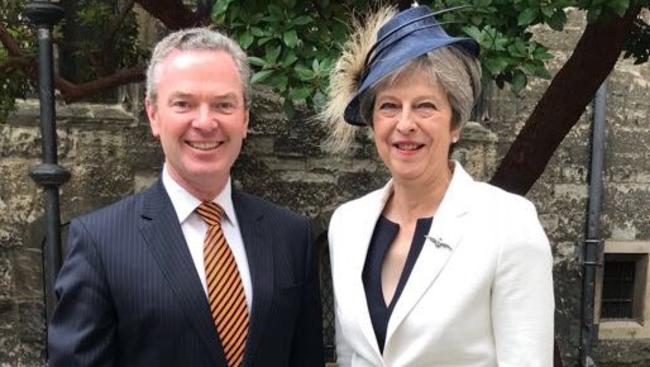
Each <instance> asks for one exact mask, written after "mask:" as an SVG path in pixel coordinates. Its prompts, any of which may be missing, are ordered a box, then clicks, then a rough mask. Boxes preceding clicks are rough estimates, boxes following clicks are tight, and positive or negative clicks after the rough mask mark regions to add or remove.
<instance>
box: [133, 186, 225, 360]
mask: <svg viewBox="0 0 650 367" xmlns="http://www.w3.org/2000/svg"><path fill="white" fill-rule="evenodd" d="M143 195H144V198H143V199H144V200H143V201H144V202H143V208H142V213H141V221H140V231H141V232H142V236H143V237H144V239H145V242H146V243H147V246H148V247H149V249H150V250H151V253H152V255H153V257H154V258H155V260H156V261H157V262H158V265H159V267H160V269H161V271H162V272H163V275H164V277H165V279H166V281H167V283H168V285H169V287H170V288H171V290H172V291H173V292H174V294H175V295H176V299H177V301H178V303H179V304H182V305H183V309H185V310H189V311H190V312H186V313H185V315H186V317H187V319H188V321H189V323H190V325H192V327H193V328H194V330H195V331H196V332H197V333H198V334H199V337H200V339H201V340H203V342H204V343H205V346H206V348H207V349H206V352H207V354H208V355H209V356H210V359H211V360H212V363H213V365H223V366H225V365H226V361H225V358H224V355H223V350H222V348H220V347H219V345H220V343H219V339H218V337H217V333H216V330H215V327H214V323H213V321H212V317H211V316H210V313H209V306H208V301H207V298H206V296H205V292H204V291H203V288H202V287H201V281H200V279H199V277H198V275H197V273H196V269H195V267H194V262H193V261H192V257H191V255H190V253H189V250H188V248H187V244H186V242H185V237H184V236H183V232H182V230H181V226H180V224H179V223H178V217H177V216H176V214H175V211H174V207H173V205H172V203H171V200H170V199H169V196H168V195H167V192H166V191H165V188H164V186H163V184H162V181H161V180H158V181H157V182H156V183H155V184H154V185H153V186H152V187H151V188H150V189H148V190H147V191H146V192H144V193H143Z"/></svg>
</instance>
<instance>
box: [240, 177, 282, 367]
mask: <svg viewBox="0 0 650 367" xmlns="http://www.w3.org/2000/svg"><path fill="white" fill-rule="evenodd" d="M232 200H233V205H234V207H235V212H236V213H237V221H238V222H239V226H240V231H241V235H242V240H243V241H244V248H245V249H246V258H247V259H248V268H249V270H250V275H251V283H252V286H253V307H252V310H251V312H250V315H251V319H250V326H249V328H248V330H249V331H248V340H247V342H246V348H245V352H244V363H243V365H244V366H251V365H252V363H253V361H254V359H253V356H254V355H255V350H256V349H257V346H258V345H259V342H260V338H261V337H262V334H263V332H264V325H266V324H267V322H266V320H267V318H268V317H269V306H270V304H271V301H272V299H273V291H274V289H273V284H274V281H273V251H272V249H273V229H272V228H269V224H268V223H267V222H266V221H265V220H264V215H263V213H262V211H261V209H260V206H259V205H256V203H255V202H254V201H253V199H251V198H250V197H248V196H245V195H243V194H241V193H238V192H237V191H234V190H233V194H232Z"/></svg>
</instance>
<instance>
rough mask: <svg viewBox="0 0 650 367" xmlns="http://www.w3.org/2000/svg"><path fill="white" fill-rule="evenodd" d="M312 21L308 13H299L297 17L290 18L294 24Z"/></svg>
mask: <svg viewBox="0 0 650 367" xmlns="http://www.w3.org/2000/svg"><path fill="white" fill-rule="evenodd" d="M312 21H313V19H312V17H310V16H309V15H301V16H299V17H298V18H296V19H294V20H292V21H291V23H293V24H295V25H305V24H309V23H311V22H312Z"/></svg>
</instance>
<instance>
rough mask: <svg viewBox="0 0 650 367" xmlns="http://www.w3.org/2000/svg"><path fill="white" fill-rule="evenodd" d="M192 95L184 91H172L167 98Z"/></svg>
mask: <svg viewBox="0 0 650 367" xmlns="http://www.w3.org/2000/svg"><path fill="white" fill-rule="evenodd" d="M191 96H192V95H191V94H190V93H184V92H173V93H172V94H170V95H169V99H173V98H189V97H191Z"/></svg>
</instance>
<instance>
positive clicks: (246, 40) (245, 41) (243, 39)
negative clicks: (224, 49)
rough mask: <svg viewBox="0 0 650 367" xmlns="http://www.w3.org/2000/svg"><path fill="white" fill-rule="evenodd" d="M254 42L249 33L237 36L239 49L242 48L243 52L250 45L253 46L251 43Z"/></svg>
mask: <svg viewBox="0 0 650 367" xmlns="http://www.w3.org/2000/svg"><path fill="white" fill-rule="evenodd" d="M254 40H255V38H254V37H253V35H252V34H251V32H249V31H246V32H244V33H242V34H241V35H240V36H239V45H240V46H241V48H243V49H244V50H245V49H247V48H248V47H249V46H250V45H252V44H253V41H254Z"/></svg>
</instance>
